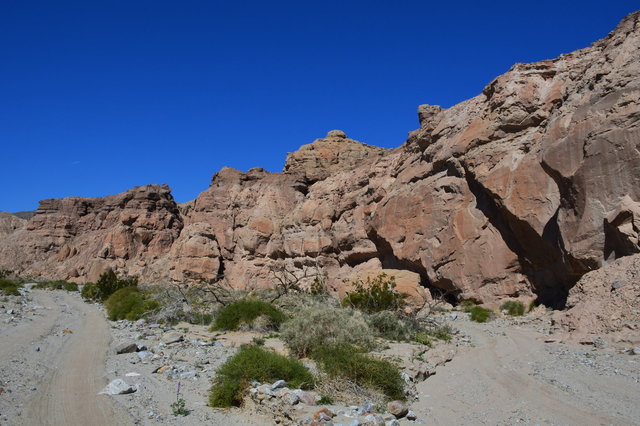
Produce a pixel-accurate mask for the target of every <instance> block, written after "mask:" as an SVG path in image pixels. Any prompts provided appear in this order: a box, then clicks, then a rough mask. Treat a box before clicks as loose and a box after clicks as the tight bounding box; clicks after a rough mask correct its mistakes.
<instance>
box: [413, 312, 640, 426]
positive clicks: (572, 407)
mask: <svg viewBox="0 0 640 426" xmlns="http://www.w3.org/2000/svg"><path fill="white" fill-rule="evenodd" d="M456 327H458V328H459V329H461V330H462V331H463V332H464V333H465V334H467V335H468V336H470V338H471V341H472V342H473V344H474V347H472V348H470V349H469V350H467V351H463V352H461V353H458V355H457V356H456V357H455V358H454V359H453V360H452V361H451V362H450V363H449V364H447V365H446V366H443V367H440V368H438V370H437V374H436V375H435V376H433V377H430V378H429V379H428V380H427V381H425V382H423V383H422V384H421V385H420V386H419V388H418V390H419V392H420V394H421V398H420V399H421V401H420V402H419V403H417V404H415V405H414V407H415V409H416V412H417V414H418V416H419V417H420V418H424V419H428V423H430V424H438V425H450V424H458V425H461V424H465V425H466V424H469V425H471V424H490V425H498V424H500V425H502V424H505V425H506V424H509V425H510V424H516V423H523V424H539V425H545V424H568V425H601V424H602V425H628V424H640V423H639V422H640V409H639V408H638V404H637V402H638V400H637V397H638V395H639V391H640V384H639V383H638V378H640V362H637V361H636V360H635V359H634V358H633V357H631V356H628V355H621V354H619V353H616V352H615V351H612V350H608V351H607V350H600V349H596V348H594V347H589V346H588V347H580V346H577V347H576V346H569V345H564V344H560V343H544V337H543V336H542V335H541V334H540V333H537V332H536V331H535V330H533V329H530V328H524V327H523V328H520V327H515V328H514V327H500V326H499V325H497V324H495V325H494V324H491V323H488V324H476V323H472V322H468V321H466V322H459V323H458V324H456ZM432 422H433V423H432Z"/></svg>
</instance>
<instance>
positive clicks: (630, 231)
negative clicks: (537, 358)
mask: <svg viewBox="0 0 640 426" xmlns="http://www.w3.org/2000/svg"><path fill="white" fill-rule="evenodd" d="M639 16H640V13H635V14H632V15H630V16H628V17H627V18H625V19H624V20H623V21H622V22H621V23H620V25H619V26H618V27H617V28H616V30H615V31H613V32H612V33H611V34H610V35H608V36H607V37H605V38H604V39H602V40H600V41H598V42H596V43H594V44H593V45H592V46H590V47H587V48H585V49H582V50H579V51H576V52H573V53H570V54H566V55H562V56H560V57H558V58H556V59H552V60H545V61H541V62H537V63H533V64H516V65H514V66H513V67H512V68H511V69H510V70H509V71H508V72H507V73H505V74H503V75H501V76H499V77H498V78H496V79H495V80H494V81H492V82H491V83H490V84H489V85H488V86H487V87H486V88H485V89H484V90H483V92H482V93H481V94H479V95H478V96H476V97H475V98H472V99H470V100H468V101H465V102H462V103H460V104H458V105H455V106H453V107H451V108H448V109H442V108H440V107H438V106H430V105H424V106H421V107H420V108H419V111H418V113H419V119H420V125H421V127H420V129H418V130H416V131H413V132H411V133H410V135H409V138H408V140H407V141H406V143H405V144H404V145H402V146H401V147H400V148H397V149H395V150H385V149H381V148H376V147H371V146H369V145H365V144H362V143H359V142H357V141H354V140H351V139H348V138H347V137H346V135H345V134H344V132H340V131H332V132H329V134H328V135H327V137H325V138H322V139H318V140H316V141H314V142H313V143H311V144H308V145H304V146H303V147H301V148H300V150H298V151H296V152H295V153H292V154H289V156H288V157H287V160H286V164H285V167H284V172H283V173H269V172H266V171H265V170H263V169H259V168H256V169H252V170H249V171H248V172H246V173H243V172H240V171H238V170H233V169H229V168H224V169H222V170H221V171H220V172H218V173H216V174H215V175H214V177H213V179H212V182H211V185H210V187H209V188H208V189H207V190H206V191H204V192H202V193H201V194H200V195H199V196H198V197H197V198H196V199H195V200H193V201H191V202H189V203H185V204H183V205H180V206H178V205H177V204H176V203H175V202H174V201H173V199H172V197H171V195H170V193H169V190H168V188H166V187H158V186H146V187H139V188H134V189H132V190H130V191H127V192H126V193H123V194H118V195H114V196H110V197H105V198H100V199H83V198H69V199H64V200H45V201H43V202H41V205H40V208H39V210H38V214H37V215H36V216H35V217H34V218H33V219H31V220H30V221H29V223H28V225H27V227H26V228H25V229H23V230H18V231H16V232H13V233H11V234H10V235H9V236H8V237H6V238H4V239H3V240H0V267H1V268H8V269H17V270H20V271H22V272H24V273H25V274H33V275H43V276H47V277H56V278H73V279H76V280H78V281H82V280H84V279H87V277H89V276H90V275H91V276H95V274H97V273H98V272H99V271H100V270H104V268H106V267H113V268H115V269H116V270H118V271H121V272H122V273H127V274H133V275H138V276H140V277H141V278H142V279H143V280H144V281H158V280H163V279H173V280H189V279H200V278H213V277H216V276H220V275H223V276H224V277H225V279H226V280H227V281H228V282H229V283H230V284H231V285H233V286H236V287H240V288H245V287H260V286H269V285H273V282H274V277H273V270H274V268H277V267H283V266H284V267H286V268H288V269H290V270H292V271H296V273H299V274H300V273H302V271H303V270H304V269H307V270H309V269H312V270H316V271H317V272H318V273H321V274H323V275H326V276H327V282H328V284H329V286H330V287H331V288H332V289H333V290H334V291H339V290H340V288H342V287H343V285H344V280H347V281H348V280H349V278H350V277H352V276H353V274H357V273H360V272H364V271H374V270H380V269H396V270H406V271H410V272H413V273H416V274H418V275H419V277H420V283H421V285H424V286H428V287H432V288H433V287H438V288H440V289H444V290H447V291H449V292H450V294H451V295H452V296H455V297H457V298H458V299H475V300H477V301H480V302H489V303H495V302H496V301H498V300H500V299H502V298H504V297H513V298H515V297H520V298H530V297H532V295H533V294H534V293H535V294H537V295H538V296H539V298H540V300H541V301H542V302H544V303H545V304H548V305H552V306H563V305H564V302H565V300H566V297H567V295H568V292H569V289H570V288H571V287H572V286H573V285H574V284H575V282H577V280H578V279H579V278H580V277H581V276H582V275H583V274H585V273H586V272H589V271H591V270H594V269H597V268H599V267H600V266H602V265H603V264H605V263H606V262H609V261H612V260H614V259H615V258H618V257H621V256H626V255H630V254H634V253H638V252H640V247H639V246H638V239H639V232H640V231H639V229H640V226H639V225H638V223H640V222H639V221H640V219H639V216H638V214H639V213H640V204H639V203H640V193H638V191H640V189H639V188H640V152H639V151H638V149H637V145H638V142H639V141H640V126H639V123H640V50H639V49H638V48H637V47H638V46H639V45H640V24H639V23H638V19H639Z"/></svg>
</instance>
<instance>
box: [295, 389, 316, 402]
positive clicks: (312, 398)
mask: <svg viewBox="0 0 640 426" xmlns="http://www.w3.org/2000/svg"><path fill="white" fill-rule="evenodd" d="M293 393H294V394H295V395H296V396H297V397H298V399H299V400H300V402H302V403H303V404H306V405H316V404H317V403H318V399H319V396H318V395H316V394H315V393H313V392H307V391H303V390H300V389H296V390H294V391H293Z"/></svg>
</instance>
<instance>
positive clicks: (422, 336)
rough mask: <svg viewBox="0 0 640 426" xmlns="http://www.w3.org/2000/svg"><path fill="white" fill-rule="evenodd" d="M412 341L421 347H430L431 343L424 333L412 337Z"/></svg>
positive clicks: (429, 337)
mask: <svg viewBox="0 0 640 426" xmlns="http://www.w3.org/2000/svg"><path fill="white" fill-rule="evenodd" d="M413 341H414V342H416V343H420V344H421V345H426V346H431V345H432V344H433V341H432V340H431V336H429V335H428V334H427V333H425V332H424V331H421V332H418V333H416V334H414V335H413Z"/></svg>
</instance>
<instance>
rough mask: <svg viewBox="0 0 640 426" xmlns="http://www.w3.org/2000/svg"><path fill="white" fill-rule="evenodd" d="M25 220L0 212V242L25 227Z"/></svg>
mask: <svg viewBox="0 0 640 426" xmlns="http://www.w3.org/2000/svg"><path fill="white" fill-rule="evenodd" d="M26 224H27V220H26V219H22V218H20V217H18V216H16V215H14V214H11V213H8V212H0V240H2V239H4V238H6V237H8V236H9V235H11V234H13V233H14V232H15V231H17V230H18V229H22V228H24V227H25V226H26Z"/></svg>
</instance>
